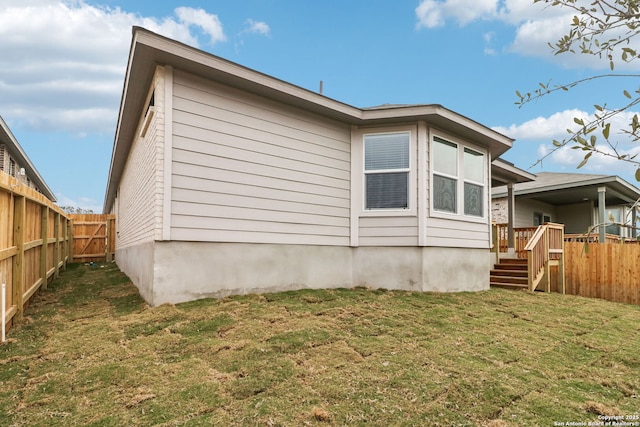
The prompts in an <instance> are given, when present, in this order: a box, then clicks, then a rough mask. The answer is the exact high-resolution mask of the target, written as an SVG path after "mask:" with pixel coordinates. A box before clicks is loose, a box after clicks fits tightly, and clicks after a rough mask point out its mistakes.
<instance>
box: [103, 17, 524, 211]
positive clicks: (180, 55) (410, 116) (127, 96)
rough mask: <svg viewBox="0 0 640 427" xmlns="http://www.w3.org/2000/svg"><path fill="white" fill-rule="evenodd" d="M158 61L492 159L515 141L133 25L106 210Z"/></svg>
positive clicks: (441, 110) (433, 111)
mask: <svg viewBox="0 0 640 427" xmlns="http://www.w3.org/2000/svg"><path fill="white" fill-rule="evenodd" d="M156 65H161V66H171V67H174V68H176V69H179V70H182V71H185V72H188V73H191V74H194V75H197V76H201V77H204V78H207V79H210V80H214V81H217V82H219V83H222V84H225V85H227V86H231V87H234V88H239V89H241V90H245V91H249V92H252V93H254V94H257V95H260V96H264V97H266V98H269V99H272V100H275V101H279V102H282V103H284V104H288V105H291V106H294V107H297V108H301V109H304V110H307V111H310V112H313V113H316V114H320V115H323V116H326V117H329V118H332V119H335V120H339V121H342V122H344V123H348V124H351V125H365V124H381V125H383V124H396V123H405V122H407V121H416V120H425V121H427V122H428V123H429V124H430V125H432V126H435V127H439V128H442V129H445V130H448V131H450V132H453V133H456V134H458V135H460V136H461V137H463V138H466V139H468V140H469V141H471V142H474V143H476V144H478V145H480V146H484V147H489V148H490V150H491V154H492V156H493V158H497V157H498V156H500V155H501V154H503V153H504V152H505V151H507V150H508V149H509V148H511V145H512V143H513V139H511V138H509V137H507V136H505V135H502V134H501V133H499V132H496V131H494V130H493V129H490V128H488V127H486V126H484V125H482V124H480V123H478V122H476V121H473V120H471V119H469V118H467V117H465V116H462V115H460V114H457V113H455V112H453V111H451V110H448V109H446V108H445V107H443V106H441V105H438V104H418V105H382V106H379V107H375V108H369V109H366V108H365V109H362V108H357V107H353V106H351V105H348V104H345V103H342V102H340V101H336V100H334V99H331V98H328V97H326V96H324V95H321V94H319V93H316V92H312V91H310V90H307V89H304V88H301V87H299V86H296V85H293V84H291V83H287V82H285V81H282V80H279V79H277V78H274V77H271V76H268V75H266V74H263V73H260V72H258V71H255V70H252V69H249V68H246V67H244V66H242V65H239V64H236V63H234V62H231V61H228V60H225V59H223V58H220V57H218V56H216V55H212V54H210V53H207V52H204V51H202V50H199V49H196V48H194V47H191V46H188V45H186V44H183V43H180V42H178V41H175V40H172V39H169V38H166V37H163V36H161V35H158V34H155V33H153V32H151V31H148V30H146V29H144V28H140V27H133V36H132V40H131V48H130V52H129V62H128V65H127V70H126V75H125V81H124V87H123V90H122V99H121V103H120V111H119V116H118V124H117V128H116V134H115V141H114V146H113V152H112V156H111V166H110V170H109V180H108V182H107V189H106V194H105V203H104V209H105V211H106V210H108V209H109V208H110V206H111V204H112V202H113V199H114V197H115V193H116V189H117V187H118V184H119V182H120V178H121V175H122V171H123V169H124V164H125V162H126V158H127V156H128V152H129V149H130V147H131V143H132V141H133V139H134V133H135V129H136V125H137V123H138V121H139V119H140V115H141V114H142V113H143V111H144V107H145V106H144V102H145V99H146V95H147V91H148V89H149V86H150V84H151V81H152V79H153V75H154V72H155V67H156Z"/></svg>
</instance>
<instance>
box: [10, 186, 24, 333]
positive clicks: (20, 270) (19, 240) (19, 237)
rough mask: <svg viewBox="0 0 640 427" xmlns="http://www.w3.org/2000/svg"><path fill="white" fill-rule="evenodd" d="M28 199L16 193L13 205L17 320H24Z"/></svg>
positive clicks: (14, 284) (14, 292) (14, 289)
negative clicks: (25, 238) (25, 237)
mask: <svg viewBox="0 0 640 427" xmlns="http://www.w3.org/2000/svg"><path fill="white" fill-rule="evenodd" d="M26 210H27V200H26V198H25V197H24V196H19V195H15V198H14V205H13V245H14V246H16V249H17V252H16V255H15V256H14V257H13V270H12V277H13V285H12V286H13V295H12V297H13V303H14V304H15V306H16V315H15V317H14V318H15V319H16V320H22V313H23V311H24V301H23V295H24V290H23V289H22V288H23V287H24V234H25V215H26Z"/></svg>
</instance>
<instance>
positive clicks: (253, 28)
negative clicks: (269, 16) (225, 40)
mask: <svg viewBox="0 0 640 427" xmlns="http://www.w3.org/2000/svg"><path fill="white" fill-rule="evenodd" d="M245 25H246V26H247V29H246V30H244V32H246V33H254V34H259V35H261V36H268V35H269V34H271V28H269V26H268V25H267V24H266V23H265V22H261V21H254V20H253V19H247V20H246V21H245Z"/></svg>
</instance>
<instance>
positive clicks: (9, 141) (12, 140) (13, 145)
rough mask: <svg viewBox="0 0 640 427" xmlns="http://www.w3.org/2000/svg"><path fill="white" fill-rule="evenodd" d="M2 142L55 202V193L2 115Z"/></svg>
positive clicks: (27, 174) (35, 183)
mask: <svg viewBox="0 0 640 427" xmlns="http://www.w3.org/2000/svg"><path fill="white" fill-rule="evenodd" d="M0 144H4V145H5V146H6V147H7V151H8V152H9V154H10V155H11V157H12V158H13V159H14V160H15V161H16V162H17V163H18V164H19V165H20V167H23V168H24V169H25V175H26V176H27V177H29V179H30V180H31V182H32V183H33V184H34V185H35V186H36V187H38V189H39V190H40V192H41V193H42V194H43V195H44V196H45V197H46V198H47V199H49V200H51V201H52V202H55V201H56V197H55V196H54V195H53V191H51V189H50V188H49V186H48V185H47V183H46V182H44V179H43V178H42V176H41V175H40V173H39V172H38V170H37V169H36V167H35V166H34V165H33V163H31V160H29V157H28V156H27V154H26V153H25V152H24V150H23V149H22V147H21V146H20V144H19V143H18V140H17V139H16V137H15V136H13V133H12V132H11V130H10V129H9V126H8V125H7V123H6V122H5V121H4V119H3V118H2V116H0Z"/></svg>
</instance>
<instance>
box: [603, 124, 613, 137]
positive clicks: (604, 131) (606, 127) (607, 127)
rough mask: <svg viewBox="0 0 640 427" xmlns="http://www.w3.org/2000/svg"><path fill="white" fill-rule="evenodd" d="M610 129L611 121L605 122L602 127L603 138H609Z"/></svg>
mask: <svg viewBox="0 0 640 427" xmlns="http://www.w3.org/2000/svg"><path fill="white" fill-rule="evenodd" d="M610 130H611V123H607V124H606V125H605V126H604V129H602V136H604V138H605V139H609V131H610Z"/></svg>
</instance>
